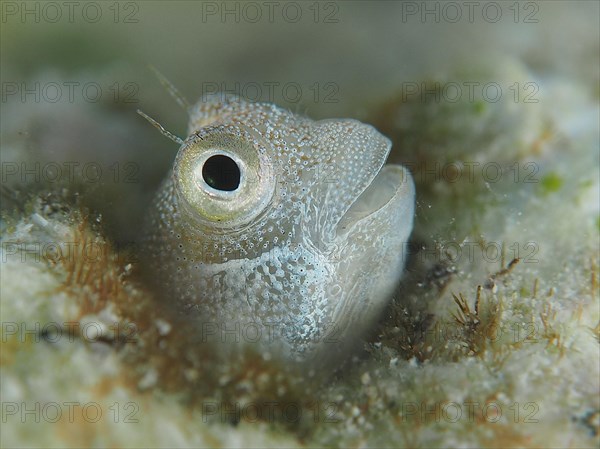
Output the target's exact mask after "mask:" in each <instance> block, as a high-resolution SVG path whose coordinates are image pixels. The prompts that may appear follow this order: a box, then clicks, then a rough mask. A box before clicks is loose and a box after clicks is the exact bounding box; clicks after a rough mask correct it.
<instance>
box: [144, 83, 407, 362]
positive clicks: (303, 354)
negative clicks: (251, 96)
mask: <svg viewBox="0 0 600 449" xmlns="http://www.w3.org/2000/svg"><path fill="white" fill-rule="evenodd" d="M389 150H390V141H389V140H388V139H387V138H385V137H384V136H382V135H381V134H379V133H378V132H377V131H376V130H375V129H374V128H373V127H371V126H369V125H365V124H363V123H360V122H358V121H355V120H338V119H336V120H323V121H313V120H310V119H308V118H305V117H302V116H298V115H296V114H293V113H291V112H289V111H286V110H284V109H281V108H278V107H276V106H275V105H271V104H264V103H249V102H245V101H243V100H240V99H238V98H237V97H231V96H219V95H215V96H210V97H204V98H203V99H201V100H200V101H199V102H198V103H197V105H196V106H194V107H193V108H192V110H191V111H190V123H189V136H188V137H187V139H186V140H185V141H184V142H183V144H182V145H181V148H180V149H179V152H178V154H177V157H176V160H175V163H174V166H173V169H172V170H171V171H170V173H169V175H168V177H167V179H166V180H165V181H164V183H163V185H162V186H161V188H160V191H159V192H158V194H157V197H156V200H155V202H154V204H153V207H152V210H151V212H150V214H149V217H148V220H147V222H146V227H145V231H144V233H145V240H144V242H145V243H144V244H145V247H146V250H147V254H148V256H147V258H148V263H149V264H148V265H149V269H150V270H151V274H152V277H153V278H154V279H155V280H156V282H157V285H159V286H160V288H161V290H162V297H163V298H165V300H167V301H170V302H172V303H173V304H174V305H175V306H176V307H178V308H179V309H180V310H182V311H185V313H187V314H189V315H191V316H192V317H193V319H197V320H198V323H199V326H202V327H203V330H204V331H205V332H206V337H207V339H208V338H209V337H210V338H217V339H227V340H229V341H232V340H238V341H242V342H246V343H251V344H257V345H260V347H261V348H262V347H265V348H271V349H273V348H277V349H278V350H280V351H282V353H283V354H284V356H289V357H290V358H298V357H299V358H308V357H312V356H313V355H314V354H317V353H318V354H328V353H330V354H333V353H335V352H336V351H339V350H340V349H341V348H343V344H344V342H347V341H350V340H351V339H352V338H354V337H358V336H360V335H361V334H362V333H363V332H364V331H365V330H366V329H367V328H368V327H369V326H371V325H372V324H373V322H374V320H376V319H377V317H378V316H379V314H380V313H381V311H382V309H383V307H385V305H386V304H387V302H388V301H389V299H390V296H391V295H392V293H393V290H394V288H395V287H396V286H397V283H398V281H399V278H400V276H401V274H402V270H403V267H404V259H405V256H406V243H407V240H408V237H409V235H410V232H411V229H412V223H413V212H414V197H415V193H414V186H413V182H412V179H411V177H410V175H409V173H408V171H407V170H406V169H404V168H403V167H401V166H398V165H387V166H384V162H385V160H386V158H387V155H388V153H389Z"/></svg>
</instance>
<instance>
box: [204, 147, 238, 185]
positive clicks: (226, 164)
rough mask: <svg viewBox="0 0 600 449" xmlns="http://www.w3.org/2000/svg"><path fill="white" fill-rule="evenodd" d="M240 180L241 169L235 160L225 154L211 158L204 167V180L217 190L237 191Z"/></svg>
mask: <svg viewBox="0 0 600 449" xmlns="http://www.w3.org/2000/svg"><path fill="white" fill-rule="evenodd" d="M240 178H241V172H240V167H238V165H237V163H236V162H235V161H234V160H233V159H231V158H230V157H229V156H225V155H223V154H216V155H214V156H211V157H209V158H208V159H207V160H206V161H205V162H204V165H203V166H202V179H204V182H206V184H208V185H209V186H210V187H212V188H213V189H215V190H222V191H225V192H232V191H234V190H237V188H238V187H239V186H240Z"/></svg>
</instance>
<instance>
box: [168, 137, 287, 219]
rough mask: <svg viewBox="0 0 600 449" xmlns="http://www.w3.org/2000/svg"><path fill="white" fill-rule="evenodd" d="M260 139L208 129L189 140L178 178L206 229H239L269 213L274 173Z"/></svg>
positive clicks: (176, 173)
mask: <svg viewBox="0 0 600 449" xmlns="http://www.w3.org/2000/svg"><path fill="white" fill-rule="evenodd" d="M266 154H267V152H266V150H265V147H264V145H263V144H262V143H261V141H260V140H258V139H256V138H254V137H252V136H250V135H248V134H246V133H244V132H243V131H241V130H239V129H237V128H235V129H229V128H228V127H218V126H217V127H207V128H203V129H201V130H200V131H198V132H197V133H195V134H192V135H191V136H190V137H188V138H187V139H186V140H185V142H184V143H183V144H182V146H181V148H180V149H179V153H177V157H176V159H175V165H174V167H173V179H174V182H175V187H176V191H177V193H178V195H179V197H180V198H182V199H183V204H184V206H185V207H187V209H188V210H190V211H191V212H192V215H193V216H194V217H195V218H196V219H198V220H199V222H200V223H201V224H202V225H205V226H209V227H221V228H236V227H239V226H242V225H244V224H247V223H248V222H249V221H251V220H252V219H255V218H256V217H257V216H259V215H260V214H261V213H263V212H264V211H265V210H266V208H267V207H268V205H269V204H270V200H271V198H272V197H273V192H274V189H275V182H274V177H273V170H272V167H271V163H270V162H269V159H268V157H267V156H266Z"/></svg>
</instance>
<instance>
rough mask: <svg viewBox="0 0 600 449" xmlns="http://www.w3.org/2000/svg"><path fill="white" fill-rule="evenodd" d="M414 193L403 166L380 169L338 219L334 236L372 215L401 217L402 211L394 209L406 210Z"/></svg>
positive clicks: (345, 231) (409, 178) (410, 180)
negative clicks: (399, 215)
mask: <svg viewBox="0 0 600 449" xmlns="http://www.w3.org/2000/svg"><path fill="white" fill-rule="evenodd" d="M414 192H415V188H414V183H413V179H412V176H411V175H410V172H409V171H408V170H407V169H406V168H405V167H402V166H401V165H395V164H389V165H385V166H383V168H382V169H381V170H380V171H379V173H377V175H376V176H375V177H374V178H373V180H372V181H371V184H369V185H368V186H367V188H366V189H365V190H364V191H363V192H362V193H361V194H360V195H359V196H358V197H357V198H356V200H355V201H354V202H353V203H352V204H351V206H350V208H349V209H348V210H347V211H346V213H345V214H344V215H343V216H342V218H341V219H340V221H339V222H338V225H337V235H341V234H346V233H349V232H350V231H351V230H352V228H354V227H355V226H356V225H357V224H358V223H360V222H362V221H364V220H366V219H369V218H373V217H372V216H373V215H375V214H377V215H380V214H381V215H383V214H386V216H387V215H388V213H389V214H391V215H396V214H402V213H403V212H404V211H402V210H397V209H398V208H400V209H402V208H406V204H408V203H410V202H411V199H412V198H414ZM406 212H408V210H407V211H406Z"/></svg>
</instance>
